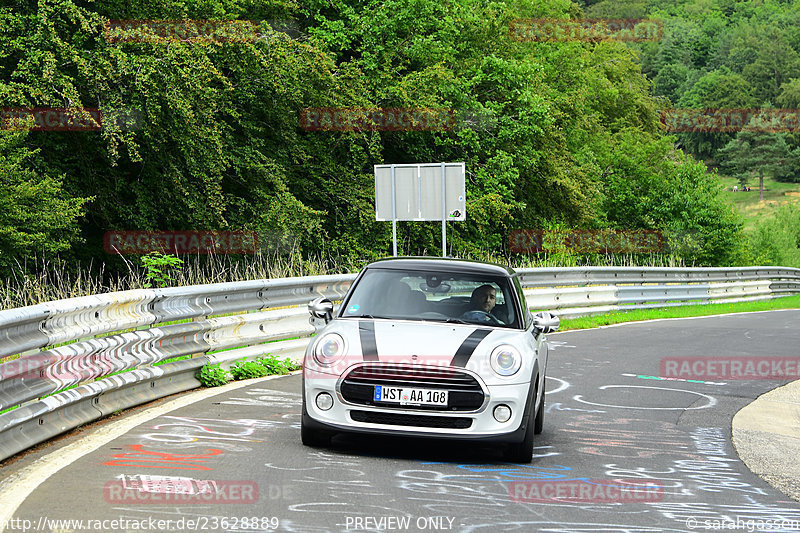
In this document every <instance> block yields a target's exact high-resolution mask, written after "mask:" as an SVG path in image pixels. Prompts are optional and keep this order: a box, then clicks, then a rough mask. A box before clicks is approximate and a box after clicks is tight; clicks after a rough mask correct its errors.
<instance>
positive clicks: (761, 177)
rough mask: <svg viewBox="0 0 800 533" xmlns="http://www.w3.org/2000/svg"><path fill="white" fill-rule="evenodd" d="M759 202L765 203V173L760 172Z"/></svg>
mask: <svg viewBox="0 0 800 533" xmlns="http://www.w3.org/2000/svg"><path fill="white" fill-rule="evenodd" d="M758 201H759V202H763V201H764V171H761V172H759V176H758Z"/></svg>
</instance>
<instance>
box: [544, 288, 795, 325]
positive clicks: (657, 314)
mask: <svg viewBox="0 0 800 533" xmlns="http://www.w3.org/2000/svg"><path fill="white" fill-rule="evenodd" d="M774 309H800V294H797V295H794V296H786V297H782V298H775V299H772V300H758V301H754V302H737V303H719V304H705V305H681V306H677V307H660V308H654V309H634V310H631V311H615V312H613V313H607V314H603V315H594V316H584V317H578V318H565V319H563V320H562V321H561V327H560V328H559V331H570V330H576V329H590V328H596V327H599V326H608V325H610V324H621V323H623V322H636V321H639V320H654V319H657V318H685V317H692V316H709V315H722V314H726V313H747V312H752V311H771V310H774Z"/></svg>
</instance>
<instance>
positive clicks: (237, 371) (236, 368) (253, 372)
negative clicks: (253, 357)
mask: <svg viewBox="0 0 800 533" xmlns="http://www.w3.org/2000/svg"><path fill="white" fill-rule="evenodd" d="M271 373H272V372H270V371H269V369H268V368H267V367H265V366H264V365H263V364H261V362H260V361H245V360H244V359H242V360H241V361H240V362H238V363H236V364H234V365H233V366H231V375H233V379H236V380H240V379H253V378H263V377H264V376H268V375H269V374H271Z"/></svg>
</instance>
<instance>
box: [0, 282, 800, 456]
mask: <svg viewBox="0 0 800 533" xmlns="http://www.w3.org/2000/svg"><path fill="white" fill-rule="evenodd" d="M519 272H520V274H521V277H522V281H523V287H524V290H525V294H526V296H527V298H528V305H529V306H530V307H531V308H532V309H552V310H558V314H559V315H561V316H575V315H581V314H590V313H597V312H607V311H611V310H619V309H634V308H647V307H656V306H657V307H663V306H665V305H680V304H683V303H686V302H702V303H710V302H715V301H740V300H754V299H765V298H773V297H776V296H784V295H789V294H798V293H800V269H792V268H780V267H746V268H738V269H725V268H636V267H630V268H625V267H578V268H540V269H520V270H519ZM354 279H355V274H349V275H340V276H314V277H304V278H285V279H274V280H258V281H244V282H236V283H219V284H212V285H198V286H191V287H173V288H167V289H142V290H132V291H124V292H117V293H109V294H100V295H93V296H85V297H80V298H72V299H69V300H59V301H55V302H47V303H43V304H39V305H34V306H30V307H24V308H19V309H9V310H5V311H0V358H2V357H8V356H15V355H18V354H19V357H18V358H15V359H13V360H8V361H6V362H4V363H2V364H0V411H3V410H6V409H9V408H11V407H14V406H19V407H17V408H15V409H13V410H9V411H7V412H5V413H2V414H0V460H2V459H5V458H7V457H10V456H11V455H14V454H15V453H18V452H19V451H22V450H24V449H26V448H29V447H31V446H33V445H35V444H37V443H39V442H43V441H45V440H47V439H49V438H52V437H53V436H55V435H58V434H59V433H62V432H64V431H67V430H69V429H72V428H74V427H77V426H79V425H82V424H85V423H87V422H91V421H93V420H96V419H98V418H101V417H103V416H107V415H108V414H111V413H113V412H115V411H117V410H119V409H124V408H127V407H131V406H134V405H138V404H142V403H146V402H148V401H151V400H155V399H158V398H161V397H163V396H166V395H169V394H174V393H176V392H180V391H185V390H189V389H192V388H196V387H198V386H200V383H199V381H198V380H197V378H196V377H195V375H196V373H197V371H198V370H199V369H200V368H201V367H202V366H204V365H205V364H206V363H208V362H211V363H221V364H222V365H223V366H225V367H228V366H230V364H231V363H233V362H235V361H238V360H241V359H242V358H255V357H258V356H261V355H263V354H265V353H271V354H273V355H277V356H280V357H293V358H295V359H299V358H300V357H302V354H303V352H304V350H305V346H306V344H307V343H308V338H309V337H310V336H311V335H312V334H313V331H314V329H313V327H312V326H311V325H310V324H309V323H308V313H307V311H306V309H305V304H307V303H308V302H309V301H310V300H312V299H313V298H314V297H316V296H319V295H322V296H326V297H328V298H331V299H341V298H342V297H343V296H344V294H345V292H346V291H347V289H348V288H349V286H350V284H351V283H352V281H353V280H354ZM265 343H267V344H265ZM183 355H191V356H193V357H192V358H190V359H184V360H180V361H175V362H170V363H166V364H161V365H158V366H154V365H155V364H156V363H161V362H163V361H165V360H167V359H170V358H174V357H177V356H183ZM120 372H121V373H120ZM71 387H72V388H71ZM65 389H68V390H65ZM48 395H50V396H48Z"/></svg>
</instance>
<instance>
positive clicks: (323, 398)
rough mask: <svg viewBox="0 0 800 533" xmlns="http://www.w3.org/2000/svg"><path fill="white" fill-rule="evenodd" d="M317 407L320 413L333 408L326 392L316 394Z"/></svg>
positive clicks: (329, 396)
mask: <svg viewBox="0 0 800 533" xmlns="http://www.w3.org/2000/svg"><path fill="white" fill-rule="evenodd" d="M317 407H319V409H320V410H321V411H327V410H328V409H330V408H331V407H333V398H332V397H331V395H330V394H328V393H327V392H320V393H319V394H317Z"/></svg>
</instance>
